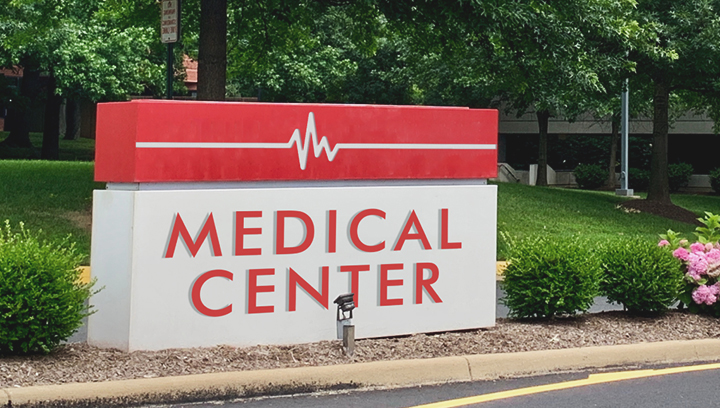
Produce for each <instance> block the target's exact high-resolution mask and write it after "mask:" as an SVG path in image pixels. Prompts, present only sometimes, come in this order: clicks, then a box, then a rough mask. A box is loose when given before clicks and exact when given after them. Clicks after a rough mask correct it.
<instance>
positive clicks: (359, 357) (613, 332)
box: [0, 311, 720, 388]
mask: <svg viewBox="0 0 720 408" xmlns="http://www.w3.org/2000/svg"><path fill="white" fill-rule="evenodd" d="M717 337H720V324H718V320H717V319H715V318H711V317H707V316H698V315H691V314H687V313H685V312H682V311H672V312H669V313H667V314H665V315H662V316H659V317H654V318H650V317H638V316H630V315H628V314H627V313H625V312H620V311H614V312H603V313H594V314H586V315H581V316H578V317H569V318H560V319H555V320H544V321H517V320H509V319H498V320H497V324H496V326H495V327H492V328H488V329H480V330H468V331H459V332H447V333H437V334H417V335H412V336H402V337H392V338H381V339H364V340H358V341H357V342H356V350H355V355H354V357H352V358H348V357H346V356H345V355H344V354H343V352H342V348H341V344H340V341H323V342H318V343H310V344H300V345H288V346H254V347H232V346H218V347H212V348H194V349H172V350H163V351H152V352H151V351H138V352H132V353H124V352H121V351H119V350H111V349H110V350H109V349H99V348H95V347H91V346H88V345H87V344H84V343H72V344H67V345H64V346H61V347H60V348H59V349H58V350H56V351H55V352H53V353H51V354H49V355H45V356H5V357H0V388H3V387H18V386H31V385H41V384H60V383H70V382H88V381H108V380H123V379H131V378H153V377H165V376H175V375H187V374H201V373H213V372H223V371H241V370H260V369H272V368H282V367H303V366H324V365H333V364H348V363H359V362H368V361H380V360H399V359H415V358H433V357H443V356H457V355H466V354H487V353H512V352H519V351H530V350H547V349H561V348H570V347H589V346H602V345H618V344H631V343H641V342H657V341H668V340H691V339H707V338H717Z"/></svg>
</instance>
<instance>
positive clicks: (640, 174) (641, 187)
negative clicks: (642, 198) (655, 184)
mask: <svg viewBox="0 0 720 408" xmlns="http://www.w3.org/2000/svg"><path fill="white" fill-rule="evenodd" d="M649 185H650V170H642V169H636V168H634V167H631V168H630V187H631V188H632V189H633V190H635V191H647V189H648V186H649Z"/></svg>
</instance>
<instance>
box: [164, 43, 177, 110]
mask: <svg viewBox="0 0 720 408" xmlns="http://www.w3.org/2000/svg"><path fill="white" fill-rule="evenodd" d="M174 44H175V43H167V62H166V70H165V72H166V77H167V81H166V83H165V97H166V98H167V99H172V97H173V77H174V76H175V72H174V70H173V63H174V62H175V56H174V55H173V45H174Z"/></svg>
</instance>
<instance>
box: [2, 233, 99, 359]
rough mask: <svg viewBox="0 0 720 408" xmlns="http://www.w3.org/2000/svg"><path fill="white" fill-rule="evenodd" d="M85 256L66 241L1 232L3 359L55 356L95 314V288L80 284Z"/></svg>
mask: <svg viewBox="0 0 720 408" xmlns="http://www.w3.org/2000/svg"><path fill="white" fill-rule="evenodd" d="M83 258H84V256H83V255H82V254H79V253H78V252H77V251H76V249H75V245H74V244H71V243H69V241H68V239H65V240H64V241H62V242H59V243H52V242H42V241H40V240H39V239H38V237H37V235H36V234H31V233H30V232H28V231H27V230H25V228H24V227H23V224H22V223H21V224H20V228H19V232H13V231H12V230H11V228H10V222H9V221H5V226H4V228H0V354H5V353H38V352H40V353H49V352H50V351H51V350H52V349H53V348H55V347H56V346H57V345H58V344H59V343H60V342H62V341H64V340H67V338H68V337H70V336H71V335H72V334H73V333H74V332H75V331H76V330H77V329H78V328H79V327H80V326H81V325H82V319H83V318H84V317H85V316H87V315H88V314H89V306H87V303H86V301H87V299H88V298H89V296H90V290H91V287H92V283H90V284H86V285H85V284H82V283H80V281H79V279H80V272H79V271H78V269H77V268H78V266H79V265H80V262H81V261H82V259H83Z"/></svg>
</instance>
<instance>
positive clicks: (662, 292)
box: [600, 240, 683, 314]
mask: <svg viewBox="0 0 720 408" xmlns="http://www.w3.org/2000/svg"><path fill="white" fill-rule="evenodd" d="M601 259H602V264H603V269H604V274H603V278H602V279H601V281H600V294H601V295H603V296H606V297H607V298H608V300H609V301H611V302H614V303H618V304H621V305H623V307H624V308H625V309H627V310H628V311H629V312H633V313H638V314H647V313H658V312H664V311H665V310H667V308H668V307H670V306H672V305H673V303H675V301H676V300H677V296H678V294H679V292H680V289H681V287H682V280H683V272H682V268H681V266H682V265H681V263H680V262H679V261H678V260H677V259H675V258H674V257H673V256H672V253H671V252H670V251H668V250H667V249H665V248H661V247H659V246H658V245H657V244H654V243H651V242H646V241H641V240H619V241H613V242H609V243H608V244H607V245H605V246H604V248H603V249H602V251H601Z"/></svg>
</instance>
